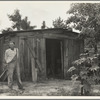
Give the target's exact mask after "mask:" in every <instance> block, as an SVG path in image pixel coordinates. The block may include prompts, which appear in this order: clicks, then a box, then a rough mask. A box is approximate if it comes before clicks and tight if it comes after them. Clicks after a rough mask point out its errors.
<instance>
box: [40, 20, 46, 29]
mask: <svg viewBox="0 0 100 100" xmlns="http://www.w3.org/2000/svg"><path fill="white" fill-rule="evenodd" d="M45 28H46V23H45V21H43V23H42V26H41V29H45Z"/></svg>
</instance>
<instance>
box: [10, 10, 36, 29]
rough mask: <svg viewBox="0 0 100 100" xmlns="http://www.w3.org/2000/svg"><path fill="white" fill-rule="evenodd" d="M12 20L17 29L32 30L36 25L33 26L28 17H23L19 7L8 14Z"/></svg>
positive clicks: (14, 27)
mask: <svg viewBox="0 0 100 100" xmlns="http://www.w3.org/2000/svg"><path fill="white" fill-rule="evenodd" d="M8 17H9V19H10V21H12V22H13V25H12V28H13V29H17V30H32V29H34V28H35V27H36V26H31V25H30V21H28V17H25V18H23V19H22V16H21V14H20V11H19V10H18V9H17V10H15V11H14V13H13V14H11V15H8Z"/></svg>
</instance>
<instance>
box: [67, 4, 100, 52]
mask: <svg viewBox="0 0 100 100" xmlns="http://www.w3.org/2000/svg"><path fill="white" fill-rule="evenodd" d="M67 13H69V14H70V15H71V16H70V17H69V18H68V20H67V21H66V24H71V23H73V27H74V28H75V29H78V30H80V31H81V34H80V37H81V38H84V39H86V41H87V44H88V45H89V46H92V47H93V48H94V53H97V51H98V49H97V44H98V42H99V41H100V39H99V36H100V28H99V27H100V4H99V3H98V4H97V3H74V4H71V8H70V9H69V11H68V12H67Z"/></svg>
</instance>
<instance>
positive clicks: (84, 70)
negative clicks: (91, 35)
mask: <svg viewBox="0 0 100 100" xmlns="http://www.w3.org/2000/svg"><path fill="white" fill-rule="evenodd" d="M98 57H99V55H98V54H94V55H92V56H91V57H89V55H88V53H84V54H81V55H80V59H78V60H75V61H74V62H73V63H72V65H73V66H72V67H71V68H69V70H68V73H69V72H70V73H71V72H72V71H75V70H78V73H76V74H74V75H72V77H71V79H72V80H74V81H75V80H77V79H79V80H80V81H81V84H82V85H83V88H84V91H86V93H87V91H88V92H89V91H90V89H91V85H93V84H96V83H98V82H99V81H100V78H99V77H100V76H99V74H98V72H99V71H100V67H99V66H98V63H99V61H98Z"/></svg>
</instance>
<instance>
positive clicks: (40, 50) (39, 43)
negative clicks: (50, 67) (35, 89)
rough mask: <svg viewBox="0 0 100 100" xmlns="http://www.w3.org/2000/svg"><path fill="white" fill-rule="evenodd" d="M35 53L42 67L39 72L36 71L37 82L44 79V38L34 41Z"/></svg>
mask: <svg viewBox="0 0 100 100" xmlns="http://www.w3.org/2000/svg"><path fill="white" fill-rule="evenodd" d="M36 51H37V52H36V54H37V59H38V61H39V62H40V64H41V67H42V71H41V72H40V71H39V70H38V80H42V79H45V78H46V48H45V39H44V38H37V39H36Z"/></svg>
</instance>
